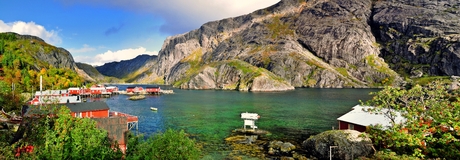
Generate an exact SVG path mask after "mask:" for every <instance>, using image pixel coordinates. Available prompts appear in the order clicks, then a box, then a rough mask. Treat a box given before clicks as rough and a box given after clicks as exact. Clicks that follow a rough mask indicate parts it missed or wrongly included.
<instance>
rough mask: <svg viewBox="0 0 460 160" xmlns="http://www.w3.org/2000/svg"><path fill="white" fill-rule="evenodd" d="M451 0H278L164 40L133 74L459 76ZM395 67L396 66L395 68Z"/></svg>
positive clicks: (240, 81)
mask: <svg viewBox="0 0 460 160" xmlns="http://www.w3.org/2000/svg"><path fill="white" fill-rule="evenodd" d="M459 3H460V2H458V1H454V0H447V1H442V2H441V1H439V2H438V1H437V2H432V1H429V0H415V1H414V0H411V1H409V0H387V1H376V0H306V1H302V0H300V1H299V0H281V1H280V2H279V3H278V4H275V5H273V6H271V7H269V8H266V9H262V10H258V11H255V12H253V13H251V14H247V15H243V16H239V17H234V18H227V19H223V20H220V21H213V22H209V23H206V24H204V25H203V26H201V27H200V28H199V29H196V30H193V31H190V32H187V33H184V34H181V35H176V36H172V37H169V38H167V39H166V40H165V43H164V44H163V47H162V49H161V51H160V52H159V55H158V59H157V60H152V61H147V62H146V63H145V64H146V66H149V67H145V66H144V68H143V70H142V73H149V74H142V75H139V76H137V77H136V79H137V80H140V79H142V80H144V81H145V80H147V81H148V80H153V79H162V80H164V83H165V84H172V85H174V86H177V87H181V88H191V89H237V90H244V91H276V90H289V89H292V88H293V87H321V88H326V87H333V88H342V87H379V86H384V85H400V84H402V83H403V80H402V78H401V77H406V78H408V77H410V76H411V74H412V75H416V76H422V75H423V74H428V75H457V74H459V72H460V71H459V67H458V65H459V64H460V63H458V62H459V58H458V56H459V55H460V54H459V50H458V47H459V46H460V44H459V39H460V38H459V33H460V32H459V31H460V29H459V24H460V23H459V19H460V17H459V15H460V14H459V10H458V8H459ZM395 71H397V72H398V73H397V72H395Z"/></svg>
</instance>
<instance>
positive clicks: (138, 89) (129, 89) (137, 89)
mask: <svg viewBox="0 0 460 160" xmlns="http://www.w3.org/2000/svg"><path fill="white" fill-rule="evenodd" d="M142 91H144V88H142V87H127V88H126V92H127V93H140V92H142Z"/></svg>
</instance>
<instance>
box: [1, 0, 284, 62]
mask: <svg viewBox="0 0 460 160" xmlns="http://www.w3.org/2000/svg"><path fill="white" fill-rule="evenodd" d="M277 2H279V0H193V1H192V0H2V1H0V32H16V33H19V34H24V35H34V36H38V37H40V38H42V39H43V40H45V41H46V42H47V43H49V44H52V45H54V46H57V47H62V48H64V49H66V50H68V51H69V52H70V53H71V54H72V56H73V58H74V60H75V61H76V62H83V63H87V64H91V65H93V66H99V65H103V64H104V63H108V62H118V61H121V60H128V59H132V58H135V57H136V56H138V55H141V54H148V55H157V54H158V51H160V49H161V46H162V45H163V41H164V40H165V39H166V37H168V36H173V35H177V34H182V33H185V32H188V31H191V30H194V29H197V28H199V27H200V26H201V25H202V24H204V23H206V22H209V21H215V20H220V19H224V18H229V17H236V16H239V15H244V14H248V13H251V12H253V11H256V10H258V9H262V8H265V7H269V6H271V5H273V4H276V3H277Z"/></svg>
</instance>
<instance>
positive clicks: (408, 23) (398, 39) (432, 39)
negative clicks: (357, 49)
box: [372, 0, 460, 77]
mask: <svg viewBox="0 0 460 160" xmlns="http://www.w3.org/2000/svg"><path fill="white" fill-rule="evenodd" d="M459 8H460V1H457V0H445V1H430V0H415V1H414V0H412V1H409V0H398V1H394V0H391V1H379V2H376V3H375V7H374V10H373V16H372V26H373V28H374V30H375V33H376V37H377V38H378V40H379V42H380V44H381V45H382V50H381V53H382V57H384V58H385V60H386V61H387V62H388V63H389V64H390V66H391V68H393V69H395V70H397V71H398V72H399V73H401V74H409V75H410V76H411V77H421V76H423V75H429V76H437V75H440V76H445V75H449V76H450V75H459V74H460V66H459V65H460V59H459V56H460V10H459Z"/></svg>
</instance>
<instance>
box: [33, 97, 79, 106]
mask: <svg viewBox="0 0 460 160" xmlns="http://www.w3.org/2000/svg"><path fill="white" fill-rule="evenodd" d="M39 101H40V102H41V103H43V104H55V103H56V104H65V103H81V98H80V96H51V97H41V98H40V99H39Z"/></svg>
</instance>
